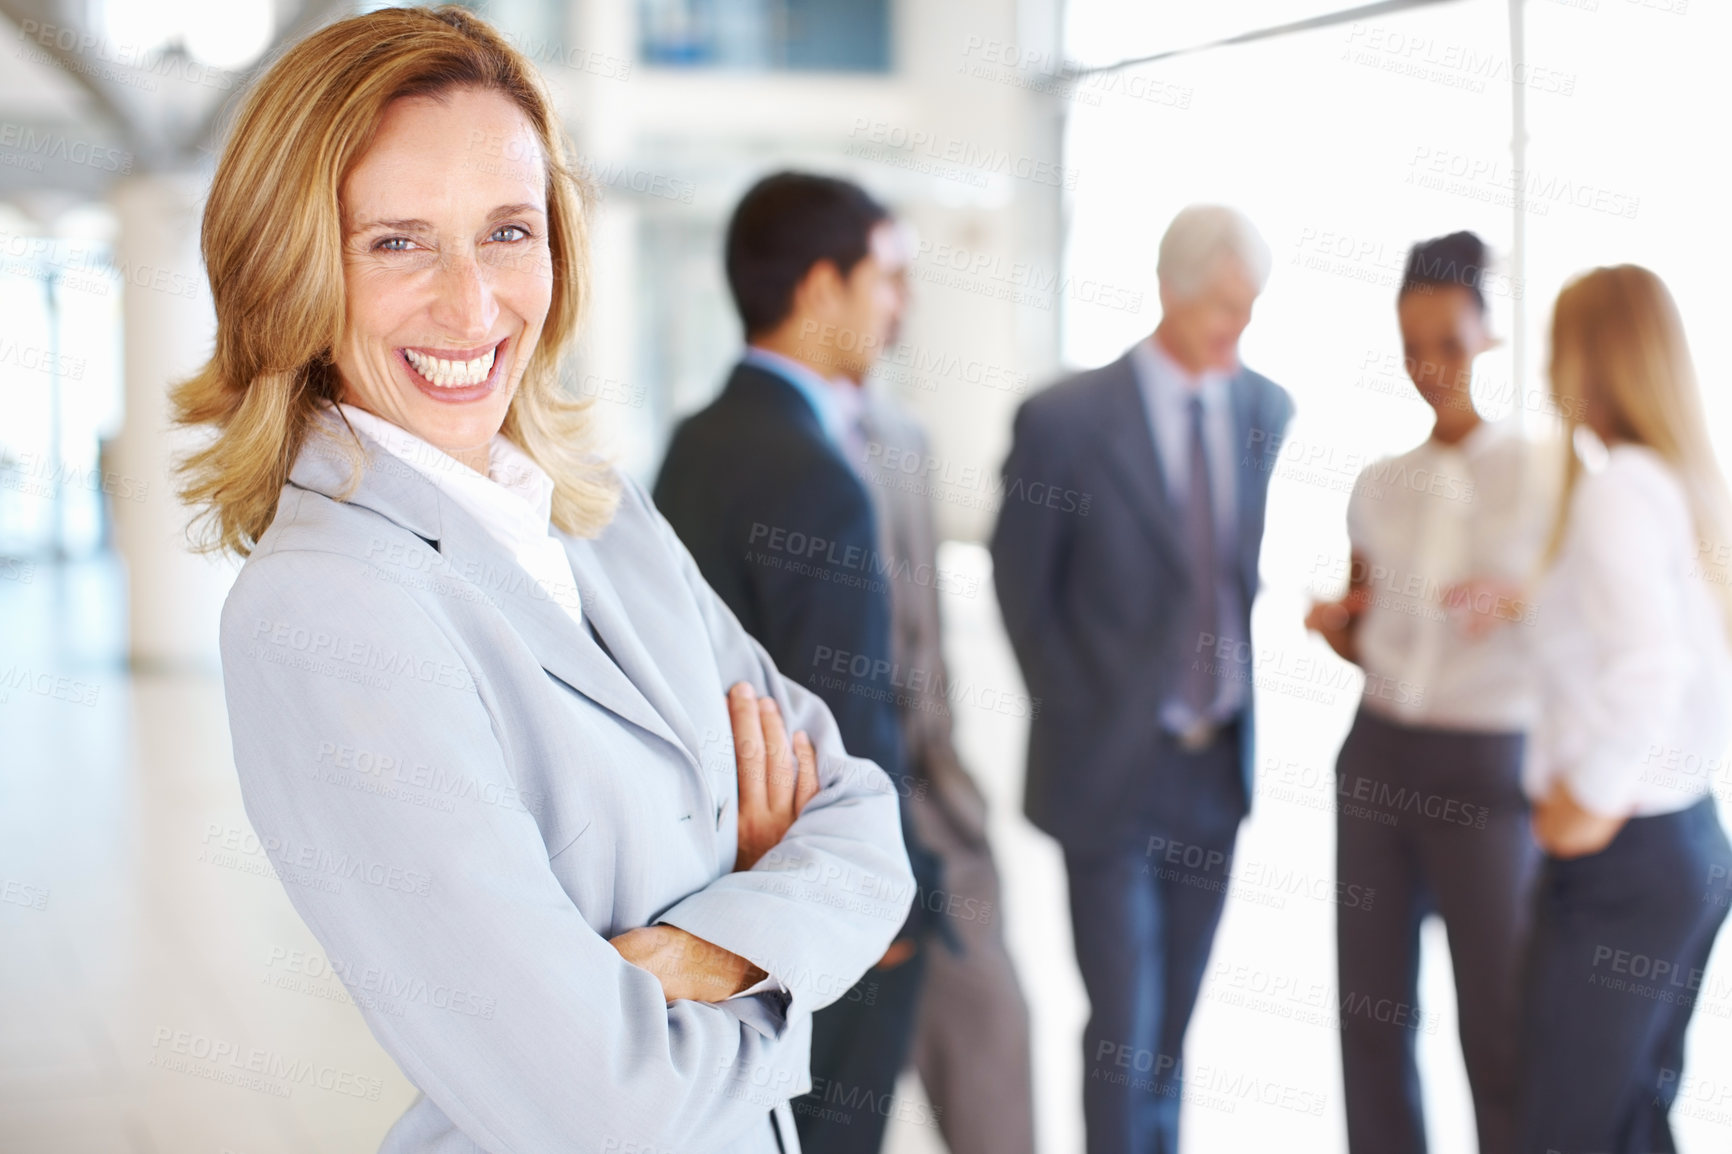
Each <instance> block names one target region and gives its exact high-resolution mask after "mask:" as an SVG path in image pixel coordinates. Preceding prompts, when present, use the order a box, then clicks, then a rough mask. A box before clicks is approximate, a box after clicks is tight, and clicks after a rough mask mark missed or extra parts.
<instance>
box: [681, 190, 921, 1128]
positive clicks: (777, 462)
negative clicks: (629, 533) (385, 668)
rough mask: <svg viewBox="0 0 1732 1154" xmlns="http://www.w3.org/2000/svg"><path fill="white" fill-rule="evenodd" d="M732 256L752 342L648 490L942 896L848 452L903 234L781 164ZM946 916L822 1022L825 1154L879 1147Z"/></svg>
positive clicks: (889, 958) (813, 1119)
mask: <svg viewBox="0 0 1732 1154" xmlns="http://www.w3.org/2000/svg"><path fill="white" fill-rule="evenodd" d="M725 260H726V265H727V273H728V287H729V288H730V289H731V290H732V292H733V297H734V303H735V306H736V307H737V308H738V310H739V314H740V321H741V324H742V325H743V327H744V329H745V335H746V342H747V348H746V352H745V354H744V356H742V357H741V359H740V363H739V364H738V365H737V366H736V367H735V368H734V371H733V373H732V375H731V376H730V377H729V378H728V383H727V385H726V387H725V388H724V389H723V390H722V393H721V395H720V396H719V397H717V398H716V400H715V401H713V402H712V403H711V404H710V405H708V406H706V407H705V408H704V409H703V410H701V411H700V412H698V413H695V414H693V415H692V416H691V417H689V418H687V419H686V420H685V421H684V422H682V423H681V424H680V426H679V428H678V429H677V430H676V431H675V433H674V436H673V439H672V441H671V442H670V443H669V445H668V451H667V456H666V457H665V458H664V459H663V461H662V468H661V475H660V476H659V477H658V478H657V480H656V485H655V501H656V504H657V505H658V506H660V508H661V510H662V512H663V514H664V515H666V517H667V518H668V521H669V522H670V523H671V524H672V525H673V527H674V530H675V532H677V533H678V534H679V536H680V538H681V540H683V541H684V542H685V544H686V548H687V549H689V550H690V551H691V553H692V556H693V557H694V558H696V560H697V562H698V567H699V569H700V570H702V572H703V575H704V579H705V580H706V581H708V582H709V583H710V585H711V587H713V588H714V589H715V590H716V592H717V593H719V594H720V595H721V597H722V599H723V600H724V601H725V602H727V604H728V607H729V608H731V609H732V610H733V611H734V613H735V615H736V616H737V617H739V619H740V621H741V623H742V624H743V625H744V626H745V627H746V630H747V631H748V632H749V633H751V635H752V636H753V637H756V638H757V639H758V641H759V643H760V644H762V645H763V646H764V648H765V649H766V650H767V651H768V652H769V653H770V655H771V658H772V659H773V660H775V661H776V662H777V666H778V668H783V669H787V670H788V671H789V675H790V676H791V677H794V678H796V679H797V680H798V681H799V682H800V683H801V684H802V685H804V686H805V687H806V688H808V689H810V690H811V691H812V692H814V693H816V694H818V696H819V697H820V698H821V699H822V700H823V701H824V702H825V704H827V705H829V706H830V709H831V710H832V712H833V713H834V714H835V715H836V722H837V725H838V726H839V727H840V729H841V732H842V740H843V744H844V745H845V746H846V748H847V749H848V751H849V753H850V754H852V755H854V756H858V757H869V758H871V759H872V760H873V761H875V762H876V763H877V764H878V765H880V766H882V767H884V769H885V771H886V772H887V773H889V774H890V777H891V781H892V782H893V783H894V785H895V788H896V790H897V793H898V796H899V800H900V805H901V814H902V821H903V832H904V838H905V841H906V843H907V845H908V849H909V857H910V859H911V861H913V863H914V866H915V876H916V881H917V884H918V886H919V890H920V894H921V895H924V894H927V893H932V892H936V891H937V889H938V888H939V885H940V874H939V870H938V859H937V858H936V857H935V856H934V855H933V854H932V853H930V852H929V851H927V850H926V849H924V848H923V847H922V846H921V844H920V842H919V839H918V837H917V836H916V835H915V832H914V828H913V808H912V800H911V799H912V797H913V795H914V793H915V792H916V783H915V780H914V774H913V772H912V770H911V769H910V766H909V760H908V755H907V747H906V745H905V743H904V741H903V737H902V717H901V714H900V711H899V710H898V708H897V702H896V696H895V688H894V684H893V681H892V679H891V677H890V676H889V672H890V669H891V662H892V658H893V656H894V653H893V648H892V642H891V622H892V616H891V594H890V586H889V582H888V581H887V580H886V579H885V577H884V575H883V574H882V573H881V572H880V571H879V570H878V568H877V567H876V564H875V558H877V557H878V556H879V543H880V526H879V521H878V515H877V512H876V511H875V510H874V508H873V502H872V497H871V495H870V494H869V493H868V492H867V491H866V484H865V482H864V481H863V480H862V479H861V477H860V476H859V474H858V473H857V472H856V470H855V468H854V466H853V465H851V464H850V460H851V459H859V458H863V456H864V432H863V430H862V428H861V425H860V391H859V385H858V382H859V381H860V380H862V379H863V378H864V376H865V372H866V370H867V369H868V368H870V366H871V363H872V359H873V358H874V357H875V356H876V355H877V354H878V352H879V351H881V350H882V349H883V348H884V345H885V343H886V340H887V338H888V337H889V336H890V335H891V333H892V332H893V331H894V328H895V324H896V320H897V317H898V316H899V315H900V313H901V310H902V306H903V301H904V297H905V292H906V285H905V281H904V272H905V269H906V265H907V260H908V253H907V252H906V251H905V249H904V246H903V243H902V233H901V232H900V231H899V230H898V229H897V227H896V224H895V222H894V221H893V220H892V219H891V216H890V213H889V211H888V210H887V209H885V208H884V206H882V205H881V204H879V203H878V202H877V201H875V200H873V199H872V197H871V196H869V195H868V194H867V193H866V191H865V190H864V189H862V188H860V187H859V186H858V185H855V184H852V183H850V182H848V181H844V180H837V179H834V178H831V177H826V176H815V175H809V174H806V173H798V172H782V173H777V174H775V175H772V176H768V177H765V178H764V179H763V180H761V181H759V182H758V183H757V184H755V185H753V186H752V188H751V190H750V191H748V192H747V193H746V195H745V197H744V198H743V199H742V200H741V201H740V203H739V206H738V207H737V208H736V209H735V210H734V216H733V219H732V221H731V222H730V223H729V226H728V234H727V242H726V256H725ZM838 377H840V378H843V380H842V382H841V383H838V382H837V381H836V378H838ZM861 670H865V671H867V672H866V673H865V675H864V676H862V675H861V673H860V671H861ZM937 926H938V919H937V918H936V917H935V916H934V915H933V914H932V913H931V912H930V911H929V910H927V908H926V903H925V902H923V901H922V900H921V898H920V896H916V899H915V905H914V909H913V912H911V913H910V914H909V918H908V924H907V925H906V926H905V927H904V928H903V931H902V933H900V934H899V935H898V936H897V939H896V941H895V942H894V943H893V944H892V946H891V948H890V951H889V952H888V953H887V954H886V955H885V957H884V958H883V960H882V961H881V962H880V964H879V965H878V966H877V967H876V968H875V969H873V970H870V971H868V972H867V974H866V975H865V976H864V977H863V978H861V979H860V981H859V983H858V984H856V985H854V986H853V988H851V989H849V990H848V992H847V993H846V994H845V995H844V996H843V997H842V998H841V1000H839V1001H837V1002H836V1003H834V1004H833V1005H831V1006H830V1007H827V1008H826V1009H825V1010H824V1011H821V1012H820V1013H818V1014H817V1015H815V1016H814V1019H813V1034H812V1087H813V1088H812V1091H811V1093H810V1094H808V1095H807V1096H806V1097H805V1098H802V1099H797V1100H796V1101H795V1103H794V1113H795V1123H796V1125H797V1126H798V1128H799V1131H800V1139H801V1144H802V1145H803V1146H804V1147H805V1148H806V1149H808V1150H810V1151H813V1152H814V1154H817V1152H819V1151H823V1152H830V1151H860V1152H862V1154H870V1152H872V1151H876V1150H877V1149H878V1147H879V1144H880V1142H881V1140H882V1137H883V1132H884V1125H885V1121H886V1119H887V1118H888V1117H889V1115H890V1108H889V1103H890V1101H891V1100H892V1099H893V1098H894V1096H895V1091H896V1077H897V1074H898V1073H899V1072H900V1071H901V1069H902V1067H903V1065H904V1063H905V1061H906V1060H907V1057H908V1054H909V1052H910V1045H911V1043H912V1039H913V1032H914V1015H915V1010H916V1006H917V1003H918V999H919V993H920V985H921V976H922V974H923V972H924V970H925V967H926V951H927V945H926V943H925V942H924V941H923V940H922V939H923V938H924V937H925V936H926V934H928V933H929V932H931V931H932V930H933V929H935V928H936V927H937Z"/></svg>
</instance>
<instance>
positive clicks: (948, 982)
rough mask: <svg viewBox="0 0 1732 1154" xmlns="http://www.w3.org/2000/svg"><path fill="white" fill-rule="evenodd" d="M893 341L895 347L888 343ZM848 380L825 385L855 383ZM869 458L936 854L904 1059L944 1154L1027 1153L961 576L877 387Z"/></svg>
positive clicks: (920, 797) (864, 424)
mask: <svg viewBox="0 0 1732 1154" xmlns="http://www.w3.org/2000/svg"><path fill="white" fill-rule="evenodd" d="M893 340H894V338H892V341H893ZM857 380H858V378H857V377H852V378H851V377H848V376H844V377H842V378H841V379H840V380H838V381H836V382H835V383H836V384H837V386H838V387H839V388H841V389H848V388H851V387H854V382H855V381H857ZM860 404H861V412H860V424H861V431H862V434H863V436H864V438H865V446H864V447H865V456H864V458H863V459H860V458H855V464H856V465H857V466H859V467H860V468H861V470H862V476H863V477H865V478H866V480H867V482H868V484H867V488H868V491H869V492H870V493H871V495H872V498H873V503H874V505H875V507H876V509H877V512H878V526H879V556H880V558H881V560H882V564H880V565H875V566H874V571H875V572H885V573H887V574H888V575H889V576H888V581H889V585H890V611H891V639H890V652H891V660H892V663H893V668H894V670H895V673H894V677H895V681H896V700H897V704H898V706H899V707H900V709H901V713H902V723H903V737H904V739H905V742H906V745H907V752H908V758H909V768H910V771H911V773H912V775H913V780H914V796H913V799H912V805H913V811H914V831H915V836H916V837H917V838H918V839H919V841H920V844H922V845H924V846H926V847H927V848H929V849H931V850H932V851H933V852H934V853H936V854H937V855H938V856H939V858H940V860H941V862H942V869H943V877H944V884H943V888H942V889H941V890H935V891H933V892H932V893H929V894H923V895H921V900H922V901H923V902H924V903H925V906H926V909H927V912H928V913H930V914H932V915H933V916H934V917H937V918H941V919H942V921H941V923H940V924H941V925H942V927H943V931H944V932H943V933H942V935H941V938H942V940H941V941H939V942H936V943H935V944H934V945H933V947H932V948H931V949H929V950H928V951H927V952H926V978H925V988H924V990H923V991H922V992H921V995H920V1009H919V1012H918V1014H917V1016H916V1021H915V1027H914V1064H915V1068H916V1069H917V1070H919V1072H920V1082H921V1085H922V1086H923V1088H924V1089H925V1091H926V1095H927V1097H928V1098H929V1099H930V1100H931V1102H932V1106H933V1113H934V1115H935V1120H936V1122H937V1125H938V1127H939V1129H940V1130H941V1131H942V1133H943V1135H944V1141H945V1144H946V1145H947V1146H948V1147H949V1148H950V1151H951V1154H1033V1150H1034V1086H1033V1071H1032V1067H1031V1064H1030V1060H1031V1055H1030V1053H1029V1015H1028V1006H1027V1004H1026V1003H1025V1002H1024V1001H1023V995H1022V989H1021V987H1020V985H1019V984H1018V982H1017V976H1016V969H1015V967H1014V966H1013V965H1012V964H1011V960H1010V953H1009V950H1008V949H1007V947H1006V944H1005V938H1004V900H1003V896H1002V894H1001V892H1000V887H999V875H998V867H997V865H996V864H995V863H994V862H993V859H992V847H991V845H990V843H989V842H988V840H987V803H986V798H985V796H984V795H983V794H982V793H981V790H980V787H979V786H978V785H977V784H976V783H975V781H974V778H973V777H972V776H970V774H969V772H968V770H967V769H965V768H964V767H963V764H962V759H961V757H960V756H959V755H958V754H957V752H956V746H955V743H954V741H953V735H952V726H951V701H950V698H951V696H952V689H953V687H954V686H955V685H956V682H955V681H954V680H953V679H952V676H951V673H950V670H949V667H948V666H947V665H946V663H945V660H944V644H943V643H944V637H943V633H942V631H941V621H940V615H939V593H940V592H941V590H942V591H952V592H963V590H962V589H961V588H955V586H958V585H960V583H961V582H962V581H963V580H966V579H965V578H963V577H962V576H961V575H959V574H956V573H951V572H946V571H943V570H940V568H939V566H938V534H937V529H936V526H935V525H934V519H933V515H932V494H931V492H930V491H929V489H928V487H927V485H926V483H925V481H924V477H925V476H926V475H927V472H926V470H924V468H923V469H922V470H921V472H920V475H919V476H910V474H909V472H908V470H907V469H906V468H905V466H906V464H907V463H908V462H921V463H922V465H924V463H926V462H928V461H930V460H931V459H932V457H931V455H930V454H931V449H930V446H929V445H928V442H927V439H926V434H925V432H924V430H922V429H921V427H920V425H919V424H918V423H917V422H916V421H915V420H914V418H913V417H912V416H911V415H910V414H909V413H907V412H906V411H904V410H903V408H902V407H901V406H900V405H899V404H897V402H896V401H895V400H893V399H892V398H891V396H890V395H889V394H888V393H887V392H886V391H885V390H883V389H880V388H867V389H861V390H860Z"/></svg>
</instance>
